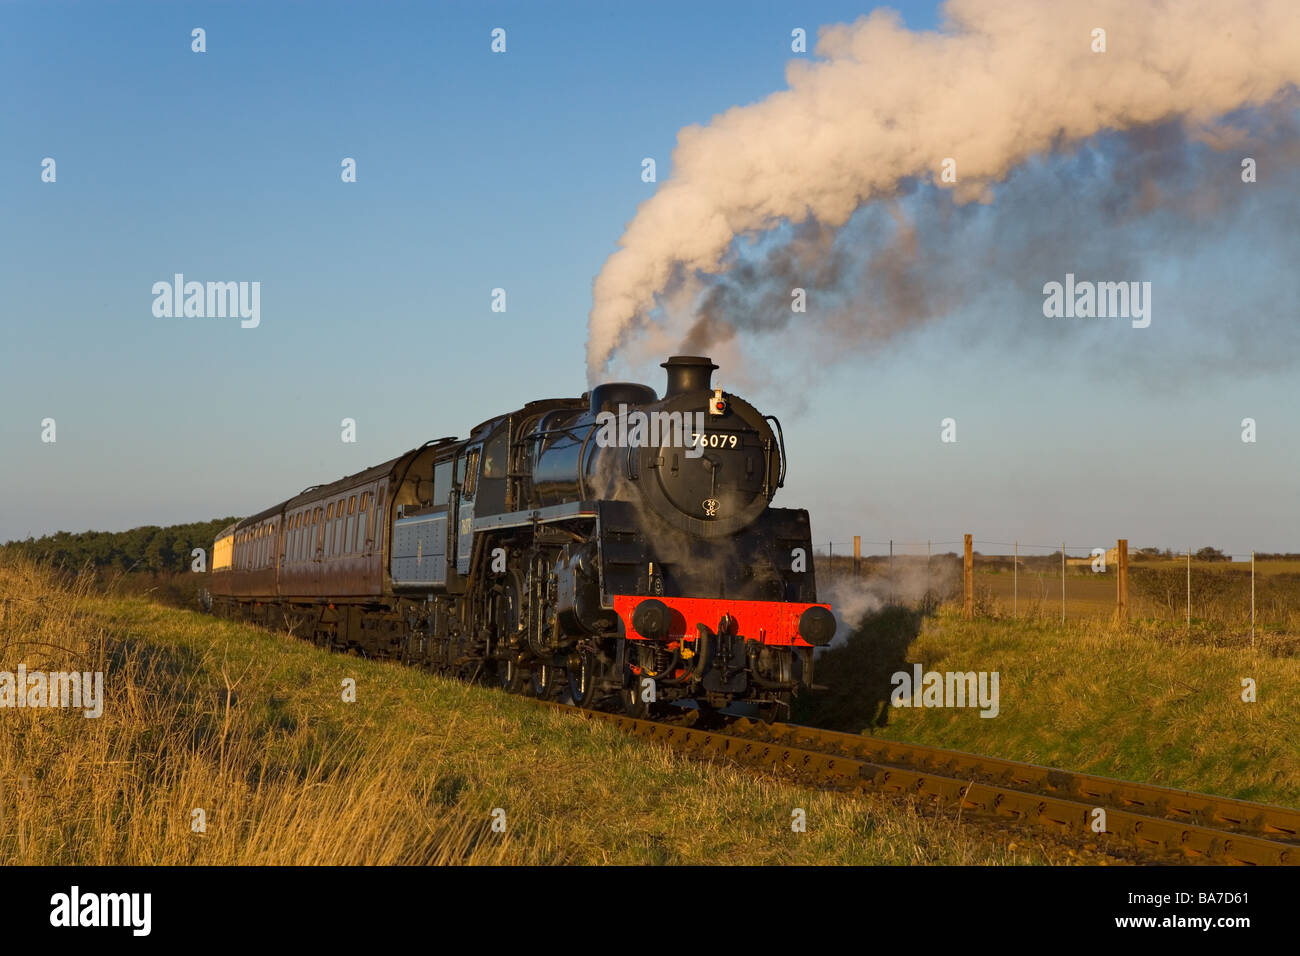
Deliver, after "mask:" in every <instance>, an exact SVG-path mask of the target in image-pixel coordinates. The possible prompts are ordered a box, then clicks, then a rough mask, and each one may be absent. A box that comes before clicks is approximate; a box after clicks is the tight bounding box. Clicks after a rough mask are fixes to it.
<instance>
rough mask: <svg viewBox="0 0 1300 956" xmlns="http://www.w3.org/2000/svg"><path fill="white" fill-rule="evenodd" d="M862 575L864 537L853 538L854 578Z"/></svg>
mask: <svg viewBox="0 0 1300 956" xmlns="http://www.w3.org/2000/svg"><path fill="white" fill-rule="evenodd" d="M861 573H862V535H860V534H855V535H854V536H853V576H854V577H855V578H856V577H858V576H859V575H861Z"/></svg>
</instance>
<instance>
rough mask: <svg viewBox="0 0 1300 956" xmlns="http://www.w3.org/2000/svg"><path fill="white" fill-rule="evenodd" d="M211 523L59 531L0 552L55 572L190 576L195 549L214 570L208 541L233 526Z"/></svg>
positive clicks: (9, 544)
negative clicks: (57, 569)
mask: <svg viewBox="0 0 1300 956" xmlns="http://www.w3.org/2000/svg"><path fill="white" fill-rule="evenodd" d="M236 520H238V519H236V518H214V519H213V520H211V521H199V522H195V523H193V524H174V525H169V526H167V527H165V528H160V527H158V526H157V525H146V526H144V527H143V528H132V529H131V530H130V531H78V532H75V533H74V532H68V531H58V532H55V533H54V534H47V535H44V536H43V537H40V538H28V539H27V540H25V541H9V542H6V543H5V544H3V545H0V548H3V549H4V550H5V551H9V552H16V553H18V554H21V555H23V556H25V557H29V558H35V559H36V560H39V561H43V562H48V563H50V564H53V565H55V566H56V567H61V568H65V569H68V570H77V569H80V568H83V567H85V566H86V565H88V564H89V565H93V566H94V567H96V568H107V569H112V570H120V571H153V572H167V571H188V570H189V569H190V563H191V561H192V560H193V559H192V558H191V557H190V554H191V552H192V551H193V550H194V549H195V548H202V549H203V550H204V552H205V553H206V554H207V563H208V568H209V570H210V569H211V566H212V539H213V538H215V537H216V536H217V533H218V532H219V531H221V530H222V529H223V528H225V527H226V526H227V525H229V524H230V523H231V522H233V521H236Z"/></svg>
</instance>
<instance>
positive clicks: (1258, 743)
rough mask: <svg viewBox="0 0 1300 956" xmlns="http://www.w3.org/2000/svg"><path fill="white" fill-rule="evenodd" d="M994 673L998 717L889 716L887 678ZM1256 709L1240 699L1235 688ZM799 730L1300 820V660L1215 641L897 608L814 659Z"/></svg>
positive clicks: (1282, 640)
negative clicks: (968, 755) (1061, 771)
mask: <svg viewBox="0 0 1300 956" xmlns="http://www.w3.org/2000/svg"><path fill="white" fill-rule="evenodd" d="M913 663H920V664H922V666H923V667H924V669H925V670H934V671H958V672H966V671H977V672H978V671H989V672H992V671H996V672H998V674H999V685H1000V686H999V692H1000V712H999V713H998V715H997V716H996V717H993V718H984V717H981V716H980V715H979V712H978V710H976V709H969V708H947V709H936V708H928V709H912V708H901V707H890V706H888V698H889V693H890V691H891V690H892V684H891V682H890V675H891V674H892V672H894V671H897V670H904V671H910V670H911V667H912V664H913ZM1245 678H1250V679H1252V680H1253V681H1254V682H1255V685H1256V688H1257V690H1256V700H1255V701H1254V702H1246V701H1244V700H1242V692H1243V686H1242V681H1243V679H1245ZM817 679H818V681H819V682H820V683H825V684H829V685H832V687H833V690H832V691H830V692H828V693H827V694H825V695H822V696H821V697H819V698H815V699H814V700H813V701H812V702H811V703H809V704H805V707H807V708H808V710H807V711H806V712H805V713H804V714H803V715H802V716H803V717H804V719H807V720H810V721H812V722H818V723H821V724H823V725H826V726H833V727H836V728H838V729H844V730H851V731H855V732H856V731H865V732H869V733H875V734H879V735H881V736H887V737H894V738H897V739H900V740H907V741H915V742H918V743H927V744H932V745H935V746H939V747H946V748H950V749H954V750H964V751H970V752H973V753H983V754H990V755H994V756H999V757H1006V758H1009V759H1013V760H1024V761H1028V762H1031V763H1038V764H1045V765H1048V766H1053V767H1061V768H1065V769H1072V770H1080V771H1085V772H1090V773H1097V774H1101V775H1104V776H1110V777H1118V778H1121V779H1125V780H1134V781H1143V782H1149V783H1155V784H1161V785H1165V786H1174V787H1180V788H1183V789H1187V790H1195V791H1199V792H1204V793H1217V794H1222V795H1225V796H1233V797H1239V798H1242V799H1248V800H1258V801H1262V802H1265V803H1278V804H1284V805H1289V806H1300V750H1297V748H1296V745H1295V734H1296V728H1297V727H1300V657H1297V656H1296V651H1295V647H1294V645H1293V642H1292V641H1291V640H1290V639H1289V638H1286V637H1281V636H1276V635H1264V636H1261V637H1260V639H1259V641H1258V642H1257V644H1256V646H1255V647H1253V648H1252V647H1250V646H1249V644H1243V643H1242V641H1241V640H1240V637H1239V635H1238V636H1233V635H1225V634H1221V633H1216V632H1215V631H1214V629H1213V628H1208V627H1207V628H1204V629H1202V630H1196V631H1194V632H1193V633H1192V634H1191V635H1187V634H1184V633H1182V632H1181V631H1177V630H1175V631H1172V632H1171V631H1170V630H1169V629H1167V628H1166V627H1164V626H1162V625H1160V624H1159V623H1158V622H1153V623H1149V624H1147V625H1142V624H1137V625H1132V626H1130V627H1127V628H1119V627H1115V626H1113V625H1111V624H1109V623H1103V622H1099V621H1076V622H1070V623H1067V624H1066V625H1064V626H1062V625H1060V624H1059V623H1058V622H1055V621H1043V620H1024V619H1021V620H1015V621H1013V620H1009V619H1006V618H983V619H976V620H973V621H965V620H963V619H962V618H961V615H960V611H959V609H957V608H954V607H946V608H943V609H941V610H940V611H939V613H938V614H936V615H934V616H932V617H923V616H922V615H920V614H917V613H915V612H909V611H905V610H903V609H892V610H890V611H887V612H884V613H882V614H880V615H878V616H876V617H875V618H873V619H869V620H868V621H867V622H865V624H864V626H863V627H862V629H861V630H860V631H859V632H858V633H857V634H855V635H854V636H853V637H852V638H850V640H849V641H848V643H847V644H846V645H845V646H843V647H840V648H836V649H834V650H832V651H831V652H828V654H827V655H826V656H825V657H824V658H823V659H822V661H821V662H820V664H819V668H818V672H817Z"/></svg>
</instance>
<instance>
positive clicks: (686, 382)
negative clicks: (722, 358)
mask: <svg viewBox="0 0 1300 956" xmlns="http://www.w3.org/2000/svg"><path fill="white" fill-rule="evenodd" d="M659 367H660V368H666V369H668V390H667V391H665V392H664V398H672V397H673V396H674V395H680V394H682V393H683V392H701V391H703V392H707V391H708V390H709V389H710V388H712V385H711V384H710V382H711V380H712V378H713V370H714V369H716V368H717V366H716V365H714V364H713V359H711V358H709V357H708V356H705V355H674V356H672V357H671V358H670V359H668V361H667V362H664V363H663V364H661V365H660V366H659Z"/></svg>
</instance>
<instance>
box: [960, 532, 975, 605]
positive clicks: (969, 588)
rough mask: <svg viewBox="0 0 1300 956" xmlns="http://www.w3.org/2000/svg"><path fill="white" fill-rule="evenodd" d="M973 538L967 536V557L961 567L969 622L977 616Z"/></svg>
mask: <svg viewBox="0 0 1300 956" xmlns="http://www.w3.org/2000/svg"><path fill="white" fill-rule="evenodd" d="M971 538H972V536H971V535H969V534H968V535H966V555H965V557H964V558H963V559H962V565H961V579H962V590H963V591H964V592H965V597H966V604H965V608H964V611H963V613H964V615H965V617H966V620H968V621H969V620H970V619H971V618H973V617H974V616H975V558H974V556H973V555H972V554H971V543H972V542H971Z"/></svg>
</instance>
